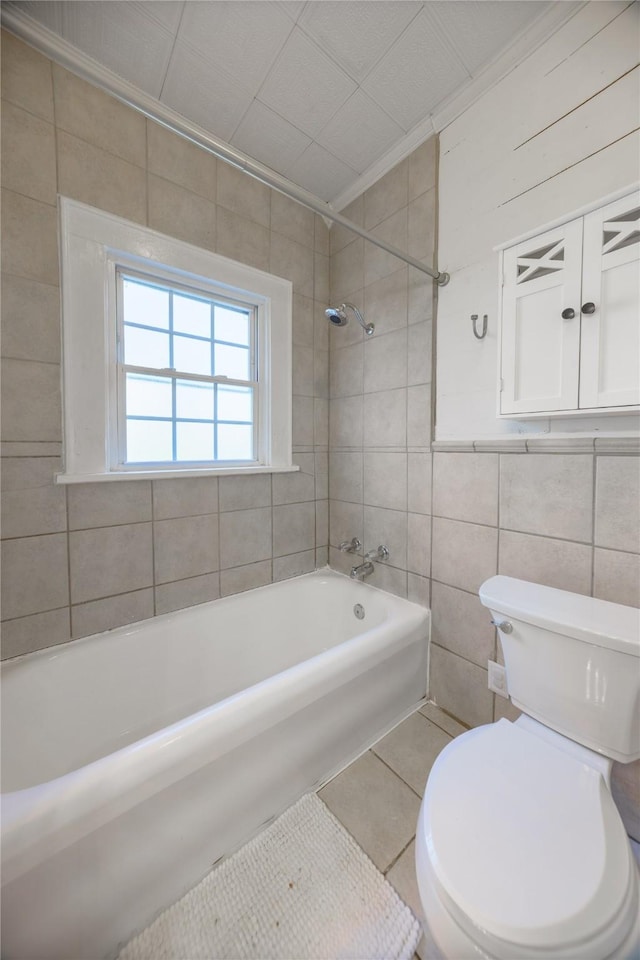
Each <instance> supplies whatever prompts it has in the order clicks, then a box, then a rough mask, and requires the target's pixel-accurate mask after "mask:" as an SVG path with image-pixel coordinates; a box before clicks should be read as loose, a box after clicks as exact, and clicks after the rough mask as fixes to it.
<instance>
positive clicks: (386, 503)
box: [364, 451, 407, 510]
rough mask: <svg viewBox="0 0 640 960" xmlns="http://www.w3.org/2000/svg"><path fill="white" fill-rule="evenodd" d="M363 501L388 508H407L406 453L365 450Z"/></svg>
mask: <svg viewBox="0 0 640 960" xmlns="http://www.w3.org/2000/svg"><path fill="white" fill-rule="evenodd" d="M364 503H366V504H368V505H369V506H372V507H387V508H388V509H390V510H406V509H407V455H406V453H383V452H375V453H373V452H369V451H365V454H364Z"/></svg>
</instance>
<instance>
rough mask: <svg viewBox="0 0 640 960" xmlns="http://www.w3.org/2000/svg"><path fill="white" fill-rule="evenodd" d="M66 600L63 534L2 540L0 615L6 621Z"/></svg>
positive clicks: (66, 602) (57, 605)
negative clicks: (0, 604)
mask: <svg viewBox="0 0 640 960" xmlns="http://www.w3.org/2000/svg"><path fill="white" fill-rule="evenodd" d="M68 603H69V577H68V562H67V537H66V534H64V533H54V534H51V535H49V536H43V537H25V538H24V539H19V540H4V541H3V543H2V616H3V617H4V618H5V619H6V620H11V619H13V618H14V617H26V616H28V615H29V614H32V613H41V612H43V611H45V610H53V609H55V608H57V607H64V606H66V605H67V604H68Z"/></svg>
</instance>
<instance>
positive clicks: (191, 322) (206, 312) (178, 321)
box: [173, 294, 211, 339]
mask: <svg viewBox="0 0 640 960" xmlns="http://www.w3.org/2000/svg"><path fill="white" fill-rule="evenodd" d="M173 329H174V330H178V331H179V332H180V333H192V334H193V335H194V336H196V337H208V338H209V339H211V302H210V301H209V300H198V299H197V298H196V297H181V296H180V295H179V294H174V297H173Z"/></svg>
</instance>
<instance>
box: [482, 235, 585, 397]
mask: <svg viewBox="0 0 640 960" xmlns="http://www.w3.org/2000/svg"><path fill="white" fill-rule="evenodd" d="M581 259H582V219H579V220H573V221H571V222H570V223H565V224H564V225H563V226H561V227H557V228H555V229H553V230H549V231H548V232H547V233H543V234H540V235H539V236H537V237H534V238H532V239H530V240H526V241H524V242H522V243H519V244H517V245H516V246H514V247H510V248H509V249H507V250H505V251H504V257H503V288H502V357H501V378H502V385H501V386H502V389H501V394H500V413H501V414H503V415H504V414H507V415H508V414H523V413H537V412H542V411H546V410H571V409H575V408H576V407H577V406H578V376H579V373H578V371H579V356H580V303H581V301H580V284H581Z"/></svg>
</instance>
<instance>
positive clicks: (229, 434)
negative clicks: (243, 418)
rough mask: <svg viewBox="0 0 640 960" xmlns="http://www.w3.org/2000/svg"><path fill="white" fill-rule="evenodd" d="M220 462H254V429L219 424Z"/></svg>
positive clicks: (248, 426)
mask: <svg viewBox="0 0 640 960" xmlns="http://www.w3.org/2000/svg"><path fill="white" fill-rule="evenodd" d="M218 460H253V427H252V426H250V425H247V426H246V427H239V426H237V425H236V424H234V425H233V426H229V425H226V424H224V423H221V424H219V426H218Z"/></svg>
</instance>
